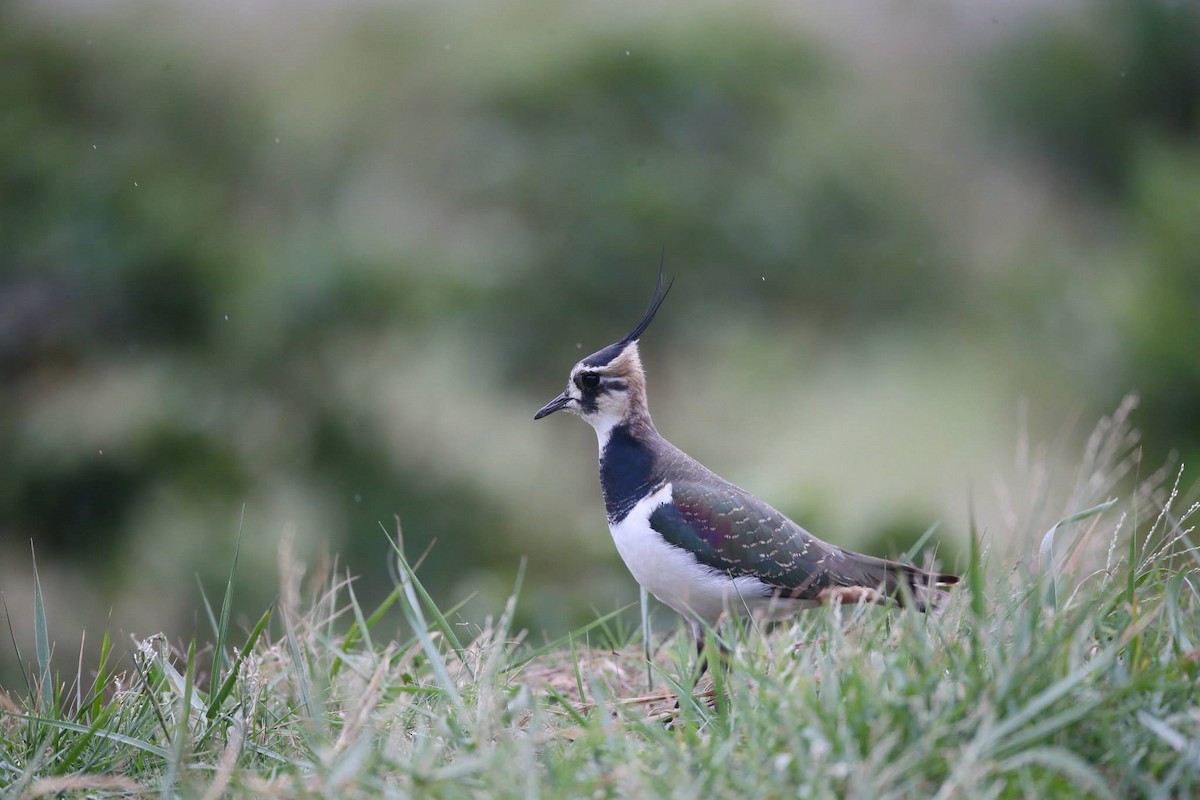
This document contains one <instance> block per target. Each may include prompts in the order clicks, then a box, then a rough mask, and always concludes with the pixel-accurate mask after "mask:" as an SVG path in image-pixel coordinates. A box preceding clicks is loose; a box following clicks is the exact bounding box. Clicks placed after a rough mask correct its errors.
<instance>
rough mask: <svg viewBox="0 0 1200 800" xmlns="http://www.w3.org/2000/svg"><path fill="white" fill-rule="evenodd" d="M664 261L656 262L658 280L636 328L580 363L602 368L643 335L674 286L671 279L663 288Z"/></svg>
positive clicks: (673, 281) (660, 259) (661, 259)
mask: <svg viewBox="0 0 1200 800" xmlns="http://www.w3.org/2000/svg"><path fill="white" fill-rule="evenodd" d="M665 254H666V251H664V256H665ZM664 260H665V259H664V258H662V257H660V258H659V260H658V279H657V280H656V281H655V282H654V294H652V295H650V304H649V305H648V306H646V312H645V313H644V314H642V319H641V321H640V322H638V324H637V327H636V328H634V329H633V330H631V331H630V332H629V333H627V334H625V336H624V338H622V339H621V340H620V341H618V342H614V343H612V344H610V345H609V346H608V347H606V348H604V349H603V350H599V351H597V352H595V353H592V354H591V355H590V356H588V357H587V358H585V359H583V361H582V362H581V363H583V364H587V365H588V366H591V367H602V366H604V365H605V364H607V363H608V362H610V361H612V360H613V359H614V358H616V357H617V356H619V355H621V353H622V352H623V351H624V350H625V348H626V347H628V346H629V344H630V343H631V342H636V341H637V340H638V337H640V336H641V335H642V334H643V333H645V331H646V328H649V327H650V323H651V322H653V321H654V315H655V314H657V313H658V307H659V306H661V305H662V304H663V300H666V299H667V292H669V291H671V287H672V286H673V285H674V284H675V279H674V278H672V279H671V282H670V283H668V284H667V288H665V289H664V288H663V261H664Z"/></svg>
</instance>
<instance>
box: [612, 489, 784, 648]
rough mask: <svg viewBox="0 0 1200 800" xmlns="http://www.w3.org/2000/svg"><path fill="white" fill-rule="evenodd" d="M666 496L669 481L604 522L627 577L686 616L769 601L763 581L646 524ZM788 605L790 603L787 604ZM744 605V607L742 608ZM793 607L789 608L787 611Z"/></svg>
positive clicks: (712, 618)
mask: <svg viewBox="0 0 1200 800" xmlns="http://www.w3.org/2000/svg"><path fill="white" fill-rule="evenodd" d="M670 501H671V484H669V483H668V484H667V485H666V486H664V487H663V488H661V489H659V490H658V491H657V492H655V493H654V494H652V495H650V496H649V497H646V498H644V499H642V500H641V501H639V502H638V504H637V505H635V506H634V507H633V508H632V509H631V510H630V512H629V514H627V515H626V517H625V519H623V520H621V521H620V522H619V523H617V524H616V525H610V526H609V530H610V531H612V537H613V541H614V542H615V543H616V545H617V552H618V553H620V554H621V559H622V560H623V561H624V562H625V566H627V567H628V568H629V571H630V572H631V573H633V577H634V579H635V580H637V582H638V583H640V584H641V585H642V586H644V587H646V590H647V591H649V592H650V594H652V595H654V596H655V597H657V598H658V599H659V600H661V601H662V602H663V603H666V604H667V605H668V606H670V607H671V608H673V609H675V610H676V611H678V612H679V613H680V614H683V615H684V616H687V617H689V618H694V619H700V620H703V621H704V622H706V623H708V624H709V625H715V624H716V622H717V620H718V619H719V618H720V616H721V613H722V612H723V611H725V610H726V609H727V608H728V609H733V610H738V611H746V610H757V609H758V608H761V607H763V606H764V605H765V604H766V603H769V602H770V601H769V599H768V598H766V597H764V596H763V595H764V594H765V593H766V586H765V585H764V584H763V583H762V582H761V581H759V580H758V579H756V578H750V577H738V578H731V577H729V576H728V575H725V574H723V573H721V572H719V571H717V570H714V569H712V568H711V567H707V566H705V565H703V564H701V563H699V562H698V561H697V560H696V557H695V556H694V555H692V554H691V553H689V552H687V551H686V550H684V549H682V548H679V547H675V546H674V545H672V544H669V543H668V542H667V541H666V540H664V539H663V538H662V536H661V535H659V534H658V533H657V532H656V531H655V530H654V529H652V528H651V527H650V515H651V514H652V513H654V510H655V509H657V508H658V507H659V506H661V505H664V504H665V503H669V502H670ZM788 605H790V604H788ZM747 607H748V608H747ZM794 610H797V609H794V608H792V609H789V610H788V612H787V613H791V612H792V611H794Z"/></svg>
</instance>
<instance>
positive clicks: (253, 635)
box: [205, 608, 271, 720]
mask: <svg viewBox="0 0 1200 800" xmlns="http://www.w3.org/2000/svg"><path fill="white" fill-rule="evenodd" d="M270 619H271V609H270V608H268V609H267V610H266V611H264V612H263V615H262V616H261V617H259V618H258V622H257V623H256V624H255V625H254V629H253V630H251V631H250V635H249V636H248V637H246V643H245V644H244V645H242V649H241V651H239V652H238V655H237V659H236V660H235V661H234V663H233V664H232V666H231V667H230V669H229V674H228V675H227V676H225V680H224V681H223V682H222V683H221V688H219V689H218V690H217V691H216V692H215V693H214V694H213V696H212V698H211V699H210V700H209V703H208V709H207V710H206V711H205V716H207V717H208V718H209V719H210V720H211V719H215V718H216V716H217V712H219V711H220V710H221V706H222V705H223V704H224V703H225V698H227V697H229V695H230V694H231V693H232V692H233V688H234V687H235V686H236V685H237V680H238V677H239V676H238V670H239V669H241V666H242V662H243V661H245V660H246V657H247V656H249V655H250V652H251V651H252V650H253V649H254V645H255V644H256V643H257V642H258V638H259V637H260V636H262V632H263V631H264V630H265V629H266V627H267V622H268V621H270Z"/></svg>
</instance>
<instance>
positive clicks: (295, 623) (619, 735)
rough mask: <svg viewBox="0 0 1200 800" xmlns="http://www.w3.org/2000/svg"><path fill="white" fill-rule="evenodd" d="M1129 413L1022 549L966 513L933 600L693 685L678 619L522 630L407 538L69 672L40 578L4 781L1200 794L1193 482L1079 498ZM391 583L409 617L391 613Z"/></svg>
mask: <svg viewBox="0 0 1200 800" xmlns="http://www.w3.org/2000/svg"><path fill="white" fill-rule="evenodd" d="M1122 424H1123V423H1122ZM1122 424H1117V425H1113V426H1111V427H1110V429H1109V430H1107V431H1106V432H1105V433H1104V435H1103V436H1102V439H1103V440H1104V441H1103V442H1101V443H1099V445H1098V446H1097V449H1096V450H1095V451H1093V450H1091V449H1089V455H1086V456H1085V459H1084V462H1085V468H1084V470H1083V472H1082V473H1081V480H1080V487H1079V488H1080V491H1079V492H1077V497H1076V501H1077V502H1078V506H1077V508H1078V509H1080V511H1079V512H1077V513H1073V514H1070V515H1068V516H1067V517H1066V518H1065V519H1064V520H1063V521H1062V522H1060V523H1058V524H1056V525H1054V526H1052V527H1050V528H1049V530H1048V531H1046V532H1044V533H1042V534H1040V535H1039V536H1037V537H1033V538H1031V539H1030V541H1029V542H1028V543H1027V544H1028V546H1027V547H1025V548H1024V549H1025V550H1027V551H1028V556H1026V557H1019V558H1016V559H1005V560H1004V561H1001V559H1000V557H999V556H995V555H993V552H992V551H989V549H988V548H986V547H984V546H982V545H981V544H980V538H981V537H980V536H979V535H974V536H973V537H972V548H971V556H970V563H968V564H967V565H965V567H966V568H965V570H964V572H965V574H966V576H967V577H966V578H965V579H964V583H965V585H964V586H963V587H961V589H960V590H958V591H956V592H955V593H954V595H953V596H952V598H951V599H950V601H949V602H948V603H947V604H946V605H945V607H944V608H943V609H942V610H941V611H939V612H938V613H935V614H929V615H920V614H915V613H897V612H889V611H887V610H885V609H879V608H874V607H865V606H837V607H829V608H824V609H819V610H816V611H813V612H810V613H807V614H804V615H801V616H800V617H798V618H797V619H796V620H795V621H794V622H790V623H787V624H782V625H777V626H775V627H774V628H763V627H761V626H759V625H756V624H754V623H727V624H726V625H725V626H724V627H723V628H722V630H721V631H720V636H721V637H722V638H723V640H724V641H725V643H726V644H727V645H728V646H729V647H730V649H731V655H730V664H729V668H728V669H724V670H723V669H710V670H709V672H708V677H707V678H706V680H704V681H703V682H701V684H700V685H698V686H697V687H696V690H695V691H694V692H692V691H688V690H689V689H690V687H692V685H693V681H694V677H693V670H694V669H695V668H696V664H695V658H694V654H693V648H692V645H691V643H690V641H689V640H688V637H687V636H686V635H675V636H671V637H668V638H666V639H663V640H655V641H652V642H647V641H644V640H643V639H642V638H641V635H640V631H639V630H637V629H630V628H629V627H628V626H627V625H625V624H624V623H623V622H622V618H621V617H618V616H616V615H607V616H605V617H601V618H599V619H597V620H596V622H594V623H592V624H591V625H590V626H588V627H587V628H585V629H582V630H579V631H575V632H573V633H572V634H571V635H570V636H569V637H567V638H566V639H564V640H563V641H561V642H556V643H553V644H551V645H549V646H546V647H542V648H533V647H531V646H529V645H528V644H526V643H524V642H523V636H522V634H521V633H520V632H517V631H514V630H513V629H512V619H513V613H514V609H515V607H516V604H517V602H518V597H519V588H518V589H514V593H513V595H512V597H511V598H510V599H509V601H508V603H507V604H506V606H505V607H504V608H503V609H498V610H497V613H496V614H495V616H494V617H492V618H490V619H489V620H488V621H487V623H486V624H485V625H483V626H482V628H477V629H467V628H466V627H465V626H464V625H462V624H460V623H458V622H456V621H455V620H456V617H455V614H454V611H453V609H446V610H443V609H439V608H438V607H437V606H436V605H435V604H434V603H433V601H432V600H431V599H430V596H429V594H428V593H427V592H426V591H425V587H424V586H423V585H422V584H421V581H420V579H419V577H418V572H419V570H418V569H415V568H414V566H413V565H412V564H411V563H410V562H409V561H408V560H407V558H406V557H405V555H404V552H403V548H402V547H401V546H400V544H399V542H393V544H392V548H391V555H392V556H393V558H394V559H395V563H396V574H397V580H396V587H395V590H394V591H393V593H392V595H391V596H390V597H389V598H388V599H387V600H386V601H385V602H384V603H383V605H382V606H380V607H379V608H376V609H367V608H363V607H361V606H360V604H359V603H358V601H357V599H356V597H355V595H354V592H353V584H352V582H351V581H350V580H349V579H348V578H345V577H341V576H326V577H325V578H323V579H322V580H320V581H316V582H310V583H309V584H307V585H304V586H302V585H301V582H300V578H299V577H298V575H299V574H300V570H299V569H297V568H296V567H294V566H293V565H292V564H291V560H290V558H289V557H288V556H287V553H286V551H285V552H284V553H283V555H282V557H281V574H282V579H281V586H280V594H279V600H278V602H277V604H276V605H275V606H274V607H273V608H272V609H269V610H267V611H265V612H264V613H263V615H262V617H261V618H260V619H259V620H258V622H257V624H256V625H254V626H253V627H252V628H251V629H250V630H248V631H242V632H240V633H239V632H237V631H233V630H231V626H230V622H229V607H230V603H231V599H232V597H233V594H234V590H235V583H236V580H237V576H236V569H234V570H231V573H230V577H229V581H228V585H227V587H226V592H225V595H224V598H223V600H222V604H221V607H220V608H219V609H216V610H215V611H214V610H213V609H212V608H210V607H207V603H206V609H207V618H208V620H209V623H210V626H211V628H212V636H213V639H212V647H210V648H207V652H208V657H205V658H203V659H202V658H201V656H199V655H198V652H204V651H206V648H205V647H200V646H198V644H197V643H196V642H192V643H191V644H189V645H188V646H187V648H186V649H185V650H183V651H179V652H175V651H172V649H171V648H169V647H168V646H167V644H166V642H165V641H163V640H162V638H161V637H151V638H149V639H146V640H142V641H138V642H136V643H135V646H134V647H133V648H132V653H131V654H130V655H128V656H123V657H118V652H119V651H121V650H122V648H120V647H118V646H117V645H116V644H114V643H113V642H111V641H109V640H108V639H107V638H105V640H104V643H103V647H102V657H101V659H100V662H99V666H98V667H97V668H96V669H95V670H94V671H93V672H87V673H85V671H84V670H83V669H82V668H80V669H79V670H78V671H77V673H76V674H75V675H74V676H73V678H72V679H71V680H69V681H63V680H60V679H59V678H58V677H53V678H51V672H50V653H49V646H48V644H47V643H48V642H49V637H48V635H47V630H46V627H47V622H46V620H45V615H44V611H43V610H42V604H41V602H40V600H38V599H37V598H35V600H36V602H35V605H36V609H37V610H36V627H37V634H36V641H35V643H34V662H35V663H34V665H33V666H32V667H30V668H29V669H28V671H27V679H26V686H24V687H23V688H22V690H21V691H20V692H19V693H18V692H13V691H7V692H4V691H0V787H4V788H3V792H4V793H5V794H7V795H21V796H44V795H64V796H83V795H87V796H95V797H103V796H151V795H158V796H184V797H202V798H210V797H211V798H215V797H224V796H235V797H236V796H255V797H258V796H268V797H269V796H277V795H278V796H295V795H305V796H314V797H324V796H328V797H356V796H362V797H381V796H382V797H389V796H396V797H408V796H412V795H420V796H428V797H479V796H486V797H493V796H496V797H506V796H513V797H517V796H519V797H571V798H576V797H609V796H638V797H643V796H645V797H653V796H673V797H675V796H677V797H686V798H695V797H731V798H733V797H736V798H739V799H740V798H745V797H794V796H802V797H814V798H820V797H828V798H841V797H871V798H887V797H932V798H952V797H971V798H989V797H998V798H1005V797H1056V796H1061V797H1102V798H1104V797H1117V798H1125V797H1162V798H1170V797H1188V796H1197V795H1200V699H1198V698H1200V593H1198V592H1197V582H1198V580H1200V568H1198V564H1200V561H1198V560H1197V558H1196V551H1195V550H1194V549H1193V548H1192V543H1191V542H1192V540H1191V527H1190V522H1189V521H1190V520H1192V519H1193V518H1194V517H1195V515H1196V513H1197V506H1196V505H1192V506H1190V507H1187V508H1182V509H1180V508H1178V506H1179V505H1180V501H1179V491H1178V486H1179V481H1178V479H1177V478H1176V479H1175V480H1174V483H1172V482H1171V481H1166V482H1165V483H1164V482H1162V481H1161V478H1162V476H1155V477H1154V478H1153V479H1151V481H1149V482H1142V483H1141V484H1140V485H1139V486H1138V487H1136V488H1135V489H1133V490H1131V491H1130V493H1129V495H1128V497H1126V498H1123V499H1120V500H1116V501H1112V502H1109V499H1108V498H1107V497H1103V496H1101V497H1094V496H1093V497H1089V496H1088V495H1089V494H1095V493H1096V492H1101V493H1105V492H1108V491H1110V490H1112V488H1113V484H1112V481H1111V480H1110V479H1111V478H1112V477H1113V476H1114V475H1119V474H1120V473H1121V472H1122V471H1124V470H1125V469H1126V468H1127V467H1128V466H1129V462H1128V460H1127V459H1124V458H1121V457H1119V456H1118V452H1117V451H1118V450H1119V448H1115V449H1114V448H1111V447H1110V444H1106V443H1110V442H1111V441H1115V440H1117V439H1120V437H1122V436H1125V435H1126V433H1127V431H1125V430H1124V428H1123V427H1122ZM1114 437H1115V438H1114ZM1104 447H1110V450H1111V452H1107V451H1105V450H1104ZM1089 459H1090V461H1089ZM1102 501H1103V502H1102ZM35 570H36V567H35ZM37 592H38V596H39V597H40V588H38V589H37ZM394 606H398V607H399V609H400V610H401V612H402V613H403V615H404V618H405V620H406V623H407V629H408V630H409V631H410V633H409V634H408V635H407V638H403V637H402V638H399V639H394V638H393V637H392V636H391V635H390V634H389V635H381V631H380V625H381V623H380V621H381V619H383V615H384V612H385V611H387V610H388V608H391V607H394ZM468 631H469V635H467V633H468ZM714 635H715V632H714ZM600 641H604V642H606V643H607V645H608V646H605V647H599V646H598V645H597V644H596V643H597V642H600ZM17 644H18V643H17V642H16V641H15V640H14V642H13V646H14V647H15V646H17ZM707 650H708V652H710V653H712V652H715V651H716V650H717V648H716V647H709V648H707ZM647 652H649V653H650V654H651V655H650V657H649V658H647V655H646V654H647ZM201 661H204V662H205V663H208V664H212V665H215V667H208V668H202V666H201ZM118 664H123V666H122V667H121V668H118V666H117V665H118ZM648 681H652V682H653V687H650V686H649V685H648Z"/></svg>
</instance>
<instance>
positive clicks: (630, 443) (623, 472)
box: [600, 423, 658, 525]
mask: <svg viewBox="0 0 1200 800" xmlns="http://www.w3.org/2000/svg"><path fill="white" fill-rule="evenodd" d="M657 483H658V481H657V479H656V478H655V474H654V453H653V451H652V450H651V449H650V447H649V446H648V445H647V444H645V443H644V442H642V441H640V440H639V439H638V437H637V436H636V435H635V433H634V430H633V428H632V427H631V426H630V425H629V423H622V424H620V425H618V426H616V427H615V428H613V429H612V433H611V435H610V436H609V437H608V443H607V444H605V446H604V451H603V452H602V453H601V454H600V488H601V490H602V491H603V492H604V510H605V512H606V513H607V514H608V521H609V523H610V524H613V525H615V524H617V523H619V522H620V521H621V520H623V519H625V517H627V516H628V515H629V512H630V511H631V510H632V509H633V507H634V506H635V505H637V503H638V501H639V500H641V499H642V498H643V497H645V496H646V495H648V494H650V493H651V492H653V491H654V490H655V489H657V488H658V486H657Z"/></svg>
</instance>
